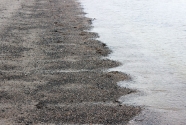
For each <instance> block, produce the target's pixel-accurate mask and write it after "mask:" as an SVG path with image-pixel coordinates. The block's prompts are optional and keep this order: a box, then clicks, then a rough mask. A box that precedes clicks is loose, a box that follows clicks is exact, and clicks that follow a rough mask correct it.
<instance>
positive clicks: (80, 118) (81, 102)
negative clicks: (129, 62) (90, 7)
mask: <svg viewBox="0 0 186 125" xmlns="http://www.w3.org/2000/svg"><path fill="white" fill-rule="evenodd" d="M0 7H1V9H0V13H1V15H0V38H1V39H0V42H1V44H0V124H3V125H8V124H10V125H12V124H14V125H32V124H38V125H39V124H126V123H127V122H128V121H129V120H130V119H131V118H132V117H133V116H135V115H136V114H138V113H139V112H140V108H139V107H133V106H126V105H121V104H120V103H119V102H118V101H117V99H118V98H119V97H120V96H123V95H126V94H130V93H132V92H134V91H133V90H130V89H127V88H119V87H118V86H117V82H118V81H121V80H130V77H129V76H128V75H126V74H123V73H120V72H117V71H115V72H105V71H106V70H107V69H108V68H112V67H116V66H119V65H120V63H118V62H115V61H112V60H108V59H102V57H103V56H107V55H108V54H109V53H110V52H111V51H110V50H109V48H108V47H107V46H106V45H105V44H103V43H101V42H100V41H97V40H95V38H96V37H98V34H96V33H92V32H88V30H89V29H90V28H91V23H92V19H89V18H86V17H85V13H84V12H83V10H82V8H80V5H79V3H77V2H76V1H75V0H67V1H64V0H51V1H50V0H24V1H23V0H15V1H10V0H0Z"/></svg>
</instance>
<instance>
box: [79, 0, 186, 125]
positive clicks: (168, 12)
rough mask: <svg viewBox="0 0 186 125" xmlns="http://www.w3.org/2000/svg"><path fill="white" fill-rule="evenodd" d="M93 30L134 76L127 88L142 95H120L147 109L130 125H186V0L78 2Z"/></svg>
mask: <svg viewBox="0 0 186 125" xmlns="http://www.w3.org/2000/svg"><path fill="white" fill-rule="evenodd" d="M80 2H81V3H82V6H83V8H85V12H87V13H88V14H87V15H86V16H88V17H91V18H95V19H96V20H95V21H94V23H93V25H94V28H93V32H97V33H99V35H100V38H99V40H101V41H102V42H104V43H106V44H107V45H108V46H109V47H110V48H111V49H112V50H113V53H112V54H111V55H110V56H109V57H108V58H110V59H113V60H118V61H119V62H121V63H122V64H123V65H122V66H120V67H117V68H114V69H111V70H118V71H122V72H125V73H127V74H130V75H131V77H132V79H133V80H132V81H131V82H119V83H118V84H119V85H120V86H123V87H128V88H133V89H137V90H138V91H139V92H138V93H136V94H132V95H129V96H127V97H126V96H125V97H121V98H120V101H122V102H123V103H124V104H128V105H140V106H143V107H144V109H143V112H142V113H141V114H140V115H139V116H136V117H135V118H134V119H133V120H131V121H130V122H129V124H130V125H139V124H141V125H165V124H168V125H186V9H185V8H186V1H185V0H161V1H160V0H80Z"/></svg>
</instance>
